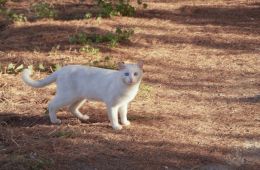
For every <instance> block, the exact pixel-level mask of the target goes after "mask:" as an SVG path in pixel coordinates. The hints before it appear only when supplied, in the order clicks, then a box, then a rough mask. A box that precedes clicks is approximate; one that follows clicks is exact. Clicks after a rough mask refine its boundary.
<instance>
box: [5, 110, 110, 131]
mask: <svg viewBox="0 0 260 170" xmlns="http://www.w3.org/2000/svg"><path fill="white" fill-rule="evenodd" d="M89 116H90V119H89V120H87V121H80V120H79V119H78V118H76V117H75V116H73V115H72V114H70V113H66V114H63V115H58V118H59V119H61V121H62V124H70V125H77V124H94V123H106V122H108V120H107V119H106V115H105V114H104V115H103V116H101V115H99V114H90V115H89ZM37 125H52V124H51V122H50V119H49V116H48V115H47V114H46V115H36V114H29V113H24V114H19V113H10V112H0V126H2V127H5V126H11V127H34V126H37Z"/></svg>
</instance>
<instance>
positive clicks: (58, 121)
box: [51, 119, 61, 125]
mask: <svg viewBox="0 0 260 170" xmlns="http://www.w3.org/2000/svg"><path fill="white" fill-rule="evenodd" d="M51 123H53V124H57V125H59V124H61V120H60V119H56V120H51Z"/></svg>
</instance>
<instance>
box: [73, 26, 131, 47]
mask: <svg viewBox="0 0 260 170" xmlns="http://www.w3.org/2000/svg"><path fill="white" fill-rule="evenodd" d="M133 33H134V31H133V30H132V29H129V30H126V29H125V30H122V29H121V28H117V29H116V31H115V32H114V33H111V32H109V33H106V34H105V35H100V34H86V33H83V32H81V33H78V34H75V35H73V36H71V37H69V42H70V43H72V44H91V43H105V42H108V43H109V45H110V46H111V47H115V46H116V45H117V44H118V43H120V42H123V41H127V40H128V39H129V38H130V36H132V35H133Z"/></svg>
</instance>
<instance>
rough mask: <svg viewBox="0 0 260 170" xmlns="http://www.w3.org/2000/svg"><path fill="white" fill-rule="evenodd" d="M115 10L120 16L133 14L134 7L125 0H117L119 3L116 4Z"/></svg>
mask: <svg viewBox="0 0 260 170" xmlns="http://www.w3.org/2000/svg"><path fill="white" fill-rule="evenodd" d="M116 11H117V12H118V13H120V14H121V15H122V16H134V14H135V8H134V7H133V6H132V5H130V4H129V2H128V1H126V2H125V0H119V3H118V4H116Z"/></svg>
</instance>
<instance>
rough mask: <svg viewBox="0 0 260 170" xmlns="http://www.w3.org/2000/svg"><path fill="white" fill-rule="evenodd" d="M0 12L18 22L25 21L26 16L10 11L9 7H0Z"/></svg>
mask: <svg viewBox="0 0 260 170" xmlns="http://www.w3.org/2000/svg"><path fill="white" fill-rule="evenodd" d="M0 14H2V15H4V16H5V17H6V18H7V19H9V20H12V21H18V22H26V21H27V17H26V16H24V14H17V13H14V12H12V11H11V10H10V9H6V8H2V9H1V8H0Z"/></svg>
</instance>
